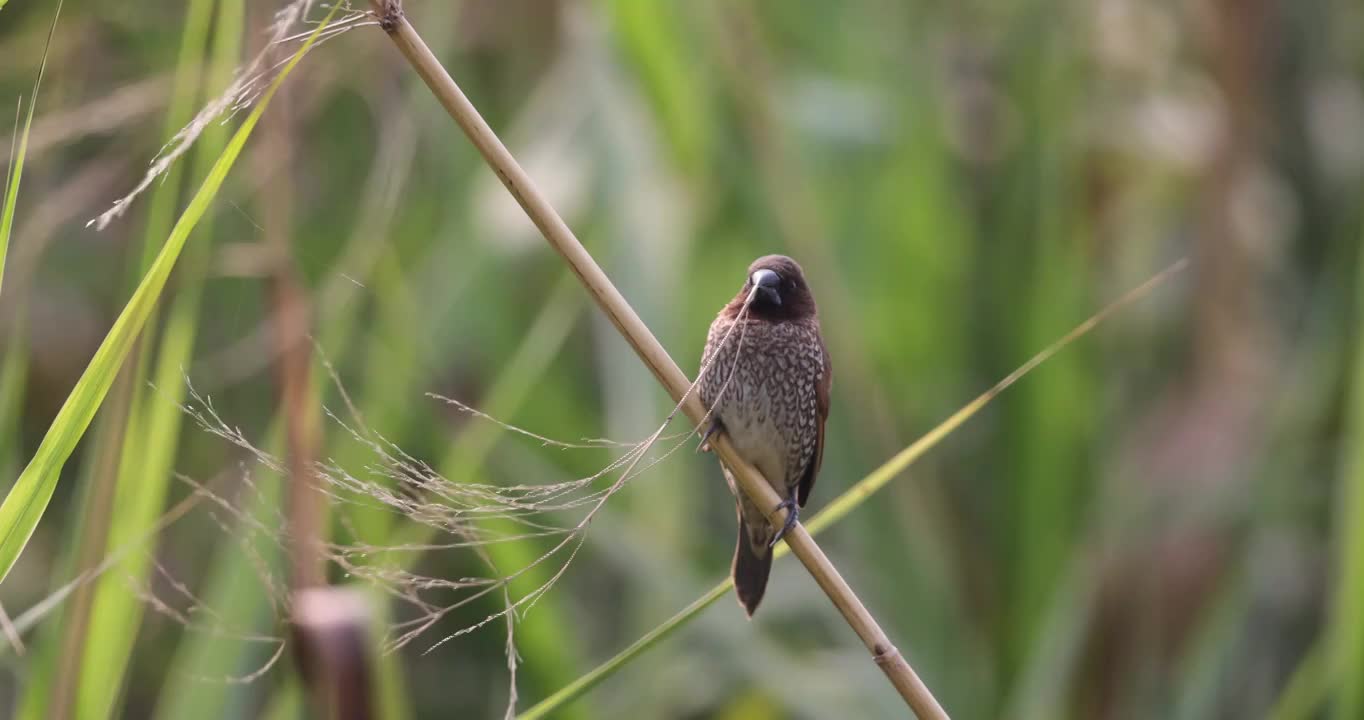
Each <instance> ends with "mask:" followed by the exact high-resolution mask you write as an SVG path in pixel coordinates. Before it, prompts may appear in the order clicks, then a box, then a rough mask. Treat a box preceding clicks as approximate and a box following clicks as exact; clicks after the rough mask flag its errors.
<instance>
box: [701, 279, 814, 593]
mask: <svg viewBox="0 0 1364 720" xmlns="http://www.w3.org/2000/svg"><path fill="white" fill-rule="evenodd" d="M755 288H756V291H755ZM750 295H752V296H753V300H752V303H751V304H749V305H748V310H747V312H746V313H745V312H744V306H745V304H748V299H749V296H750ZM741 318H742V319H741ZM731 330H732V332H731ZM701 367H702V368H706V370H705V374H704V376H703V377H702V378H701V383H700V386H699V388H698V390H699V392H700V397H701V401H702V402H703V403H704V404H705V406H706V408H707V409H709V410H710V411H711V418H712V421H713V422H712V425H711V427H710V428H709V429H708V430H707V432H706V435H707V437H709V436H710V434H711V433H713V432H717V431H718V432H724V433H725V434H726V435H728V436H729V439H730V442H731V443H732V444H733V446H734V449H735V450H736V451H737V452H738V453H739V455H740V456H741V457H742V458H743V459H745V460H747V461H748V462H749V463H751V464H752V465H753V466H754V467H756V468H757V469H758V470H759V471H760V472H761V473H762V475H763V477H764V478H766V479H767V482H768V483H769V484H770V485H771V486H772V488H773V489H774V490H776V491H777V495H778V496H780V497H781V498H783V501H782V506H783V507H785V508H787V509H788V510H789V513H788V514H787V517H786V523H785V525H784V526H783V527H780V528H777V527H774V526H773V525H772V523H771V522H769V521H768V519H767V516H766V514H765V513H764V512H763V509H761V508H759V507H758V506H756V505H754V504H753V501H751V500H749V498H748V496H747V495H745V494H744V493H743V491H742V490H740V489H739V488H738V487H736V485H735V482H734V476H733V475H732V474H731V473H730V470H729V468H727V467H726V468H723V469H724V473H725V480H727V481H728V482H729V487H730V490H731V491H733V492H734V495H735V497H736V499H737V500H738V515H739V540H738V543H737V547H735V549H734V566H733V570H732V572H733V574H734V589H735V591H736V593H737V594H738V596H739V603H740V604H741V605H743V608H744V610H745V611H746V612H747V613H748V615H749V616H750V617H752V615H753V612H754V611H755V610H756V609H757V608H758V603H759V602H760V601H761V600H762V597H763V591H764V590H766V589H767V576H768V573H769V572H770V571H771V569H772V546H773V545H775V544H776V542H777V540H779V539H781V537H782V535H783V534H784V533H785V532H786V531H787V530H790V529H791V527H792V526H794V525H795V523H796V517H797V513H798V508H799V507H803V506H804V505H805V501H806V500H808V499H809V498H810V490H811V489H812V488H813V487H814V484H815V475H817V474H818V473H819V464H820V461H821V459H823V456H824V421H825V418H827V417H828V416H829V389H830V387H831V384H832V380H833V378H832V367H831V366H830V364H829V352H828V350H827V349H826V348H825V347H824V339H823V338H822V337H821V336H820V333H819V316H818V313H817V311H816V307H815V298H814V295H812V294H811V293H810V288H809V286H808V285H806V283H805V274H804V273H803V272H802V271H801V269H800V265H798V264H796V261H795V260H792V259H791V258H789V257H786V256H784V255H767V256H765V257H760V258H758V259H757V260H754V261H753V264H752V265H750V266H749V268H748V277H747V279H746V280H745V281H744V286H743V288H742V289H741V290H740V291H739V294H738V295H735V296H734V299H733V300H730V301H729V304H728V305H725V307H724V309H723V310H721V311H720V314H719V315H718V316H716V318H715V322H713V323H711V326H710V333H709V335H707V336H706V347H705V350H704V352H703V353H702V355H701ZM702 447H703V448H704V447H705V445H704V441H703V445H702Z"/></svg>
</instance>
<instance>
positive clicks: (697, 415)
mask: <svg viewBox="0 0 1364 720" xmlns="http://www.w3.org/2000/svg"><path fill="white" fill-rule="evenodd" d="M371 3H372V4H373V6H374V10H375V12H376V14H377V16H378V19H379V25H380V27H382V28H383V29H384V31H385V32H386V33H387V34H388V37H389V39H391V40H392V41H393V43H394V45H396V46H397V47H398V50H399V52H401V53H402V54H403V57H405V58H406V59H407V61H408V62H409V63H410V64H411V65H412V68H413V69H414V70H416V71H417V74H418V75H419V76H421V78H422V81H423V82H425V83H426V85H427V87H428V88H430V89H431V92H432V93H433V94H434V95H435V96H436V99H437V100H438V101H439V102H440V104H441V105H442V106H443V107H444V108H445V110H446V112H448V113H449V114H450V117H451V118H452V119H454V121H455V123H456V124H458V125H459V127H460V129H461V130H463V131H464V133H465V135H467V136H468V137H469V140H470V141H471V142H472V143H473V144H474V147H476V148H477V149H478V151H479V153H480V154H481V155H482V156H483V159H484V160H485V161H487V163H488V165H489V166H490V167H491V168H492V169H493V172H495V173H496V174H497V177H498V179H500V180H501V181H502V184H503V185H505V186H506V188H507V191H508V192H510V193H511V194H512V197H514V198H515V199H516V201H517V203H519V204H520V205H521V208H522V209H523V210H525V212H526V215H528V216H529V217H530V219H531V221H532V222H534V223H535V226H536V227H537V228H538V229H539V230H540V233H541V234H542V235H544V237H545V240H546V241H547V242H549V244H550V246H551V247H553V248H554V250H555V251H557V252H558V253H559V254H560V255H561V256H563V258H564V260H565V262H567V263H568V265H569V267H570V268H572V270H573V272H574V273H575V274H576V275H577V276H578V279H579V280H581V281H582V283H583V285H584V286H585V287H586V289H587V291H588V293H589V294H590V295H591V296H592V299H593V300H594V301H596V303H597V305H598V306H599V307H600V308H601V309H602V311H603V312H605V313H606V315H607V317H608V318H610V319H611V322H612V323H613V324H614V325H615V326H616V329H617V330H618V331H620V334H621V335H622V336H623V337H624V338H625V340H626V342H628V343H630V346H631V347H632V348H634V350H635V352H636V353H637V354H638V355H639V357H640V359H641V360H643V361H644V364H645V365H646V366H648V368H649V370H650V371H651V372H653V374H654V377H656V378H657V379H658V381H659V383H660V384H661V385H663V387H664V388H665V389H667V391H668V393H669V394H670V395H672V397H673V399H674V400H676V401H678V402H680V403H681V405H682V410H683V412H685V413H686V414H687V417H688V418H690V419H691V421H692V423H693V425H699V424H700V423H701V421H702V419H703V418H704V417H705V415H706V409H705V407H704V406H703V405H702V404H701V401H700V400H699V399H698V398H697V397H696V395H695V393H690V392H689V389H690V387H691V381H690V380H688V379H687V376H686V375H685V374H683V372H682V370H681V369H679V368H678V366H677V364H676V363H674V362H673V360H672V358H671V357H669V356H668V353H667V351H666V350H664V349H663V346H662V345H660V344H659V342H658V340H657V339H656V338H655V337H654V336H653V333H651V332H650V331H649V328H648V327H647V326H646V325H645V324H644V322H643V321H641V320H640V319H639V316H638V315H637V314H636V313H635V311H634V309H633V308H632V307H630V304H629V303H628V302H627V301H626V300H625V298H624V297H623V296H622V295H621V294H620V292H619V291H618V290H617V289H616V287H615V285H613V284H612V283H611V281H610V279H608V278H607V277H606V274H605V273H604V272H602V269H601V268H600V267H599V266H598V265H597V263H596V261H595V260H593V259H592V256H591V255H590V254H589V253H588V252H587V250H586V249H584V248H583V246H582V243H580V242H578V239H577V237H575V236H574V235H573V231H571V230H569V228H568V225H567V224H565V223H564V220H563V218H561V217H560V216H559V214H558V213H557V212H555V210H554V208H553V207H552V206H551V205H550V204H549V201H548V200H546V199H545V197H544V195H542V194H541V193H540V191H539V190H538V189H537V188H536V186H535V184H534V182H532V180H531V178H530V176H529V175H527V174H526V171H525V170H523V169H522V168H521V165H520V164H518V163H517V162H516V159H515V158H513V157H512V155H511V153H510V152H508V151H507V148H506V146H504V145H503V144H502V141H501V140H499V139H498V138H497V135H496V134H495V133H493V130H492V128H491V127H489V126H488V123H487V122H485V121H484V120H483V117H482V116H481V115H479V113H478V110H477V109H476V108H475V107H474V105H473V103H471V102H470V101H469V99H468V98H467V97H465V95H464V92H463V91H462V90H460V88H459V86H458V85H457V84H456V83H455V81H454V79H453V78H451V77H450V74H449V73H448V72H446V70H445V68H444V67H443V66H442V65H441V64H440V61H439V60H437V59H436V57H435V55H433V54H432V53H431V50H430V49H429V48H428V47H427V46H426V43H425V42H424V41H423V40H422V39H421V36H420V35H418V34H417V31H416V29H415V28H413V27H412V24H411V23H409V22H408V21H407V18H406V17H405V16H404V14H403V11H402V5H401V3H400V2H398V0H371ZM711 447H712V448H714V450H715V451H716V453H718V454H719V456H720V458H721V460H723V461H724V463H725V465H726V466H728V467H729V468H730V470H731V471H732V472H733V474H734V476H735V479H736V480H737V481H738V483H739V486H740V488H741V490H742V492H744V493H747V494H748V496H749V497H750V498H753V499H755V500H756V501H757V503H758V505H759V506H761V507H769V508H773V510H772V511H771V512H770V517H771V519H772V521H773V522H774V523H781V522H783V520H784V518H785V511H783V510H778V509H776V508H777V506H778V504H779V503H780V498H778V497H777V494H776V492H775V491H774V490H773V489H772V488H771V486H770V485H768V484H767V482H766V481H765V480H764V479H763V478H762V476H761V475H760V474H759V473H758V471H757V469H756V468H754V467H753V466H752V465H750V464H748V463H747V462H745V461H744V460H743V459H742V458H740V457H739V456H738V455H737V454H736V453H735V452H734V447H733V446H732V445H731V444H730V443H729V440H728V438H726V437H724V436H723V435H720V436H718V437H717V438H714V439H712V442H711ZM785 539H786V544H787V545H788V546H790V548H791V552H792V554H794V555H795V556H796V557H798V558H800V561H801V562H802V563H803V564H804V565H805V568H806V569H807V570H808V571H809V572H810V575H811V576H812V577H813V578H814V579H815V582H816V583H818V584H819V587H820V589H822V590H823V591H824V592H825V594H827V595H828V596H829V599H830V600H832V601H833V603H834V606H835V607H836V608H838V611H839V612H840V613H841V614H842V615H843V618H844V619H845V620H846V621H847V622H848V624H849V625H850V626H852V629H853V631H854V632H856V633H857V636H858V637H860V638H861V639H862V642H863V643H864V644H865V645H866V647H867V650H868V651H869V652H870V653H871V655H872V659H873V660H874V661H875V662H876V664H877V666H878V667H880V668H881V670H882V671H883V672H884V673H885V674H886V677H887V678H889V680H890V682H891V684H892V685H894V686H895V689H896V690H897V691H898V692H899V693H900V696H901V697H902V698H904V700H905V703H906V704H908V705H909V707H910V709H911V710H913V712H914V714H915V715H916V716H917V717H919V718H922V719H925V720H926V719H929V718H932V719H935V720H936V719H938V718H946V717H947V713H946V712H944V711H943V709H942V706H940V705H939V704H938V701H937V700H936V699H935V698H934V697H933V694H932V693H931V692H929V690H928V687H927V686H925V685H924V683H923V681H921V680H920V679H919V676H918V675H917V674H915V672H914V670H913V668H911V667H910V666H909V663H908V662H907V661H906V660H905V658H904V655H902V654H901V653H900V651H899V650H898V649H896V647H895V645H893V644H892V643H891V642H890V639H889V638H888V637H887V636H886V633H885V632H884V631H883V630H882V629H881V626H880V625H878V624H877V622H876V619H875V618H874V617H872V615H871V613H870V612H868V611H867V609H866V607H865V606H864V605H863V604H862V601H861V600H859V599H858V598H857V595H856V594H855V593H853V591H852V588H850V587H849V586H848V583H847V582H845V581H844V580H843V577H842V576H841V575H840V574H839V572H838V569H837V568H835V567H834V565H833V563H831V562H829V558H828V557H826V556H825V555H824V553H823V551H821V550H820V549H819V546H818V545H816V544H815V542H814V540H813V539H812V538H811V537H810V534H809V533H808V532H806V531H805V528H804V527H802V526H800V525H799V524H798V525H796V526H795V527H794V528H792V530H791V532H788V533H787V534H786V536H785Z"/></svg>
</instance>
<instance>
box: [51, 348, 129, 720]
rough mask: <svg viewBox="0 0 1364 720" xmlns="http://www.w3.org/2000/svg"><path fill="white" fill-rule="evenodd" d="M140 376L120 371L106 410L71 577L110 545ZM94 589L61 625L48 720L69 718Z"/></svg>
mask: <svg viewBox="0 0 1364 720" xmlns="http://www.w3.org/2000/svg"><path fill="white" fill-rule="evenodd" d="M139 344H140V343H139ZM139 374H140V373H139V372H138V368H137V367H136V366H135V365H129V366H126V367H124V368H123V372H121V373H119V376H118V379H117V380H116V381H115V383H114V387H113V391H112V392H113V397H112V398H110V401H109V404H108V405H106V406H105V411H106V412H107V413H109V415H108V418H109V421H110V422H111V425H110V437H109V442H108V443H107V444H105V445H104V446H103V447H102V448H101V449H100V450H101V451H100V453H99V455H97V456H96V458H95V466H94V472H93V473H92V475H91V478H90V479H91V488H90V492H91V495H90V502H88V503H86V505H85V512H84V513H82V521H83V523H84V525H83V527H82V528H81V529H82V534H81V542H80V550H78V551H77V554H76V568H75V570H76V572H77V573H83V572H86V571H88V570H90V569H91V568H94V567H95V566H96V565H98V564H99V562H100V560H101V559H102V558H103V557H104V548H105V543H106V542H107V540H108V539H109V519H110V514H109V512H108V508H109V507H110V506H111V505H112V504H113V499H114V491H115V489H116V486H117V484H118V475H119V464H120V458H121V457H122V456H123V452H122V451H123V447H124V444H125V440H126V439H127V435H128V433H129V428H128V424H129V420H130V419H131V418H132V417H133V416H134V415H135V413H133V412H130V405H131V404H132V402H133V380H134V378H136V377H137V376H138V375H139ZM94 597H95V588H94V586H93V585H89V584H87V585H82V586H81V587H80V588H79V589H78V590H77V591H76V596H75V597H74V598H73V599H72V601H71V604H70V605H69V606H68V608H67V613H66V618H67V620H66V625H65V628H64V630H63V632H62V640H61V650H60V652H59V653H58V655H57V669H56V676H55V678H54V680H53V682H52V696H51V700H50V705H49V706H48V716H49V717H50V718H52V720H65V719H66V718H69V717H72V716H73V715H74V713H73V710H74V708H75V705H76V694H77V690H78V688H79V687H80V672H81V656H82V655H83V654H84V648H85V638H86V634H87V630H88V629H89V626H90V608H91V606H92V605H93V604H94Z"/></svg>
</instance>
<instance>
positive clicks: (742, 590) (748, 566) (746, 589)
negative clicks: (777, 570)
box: [732, 513, 772, 618]
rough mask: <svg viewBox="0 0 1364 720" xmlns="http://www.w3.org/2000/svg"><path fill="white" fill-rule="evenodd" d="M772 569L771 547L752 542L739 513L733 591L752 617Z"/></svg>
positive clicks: (746, 526) (746, 525)
mask: <svg viewBox="0 0 1364 720" xmlns="http://www.w3.org/2000/svg"><path fill="white" fill-rule="evenodd" d="M771 571H772V548H770V547H768V546H767V544H766V543H754V542H753V540H752V536H750V535H749V533H748V523H747V522H745V521H744V516H743V513H740V514H739V539H738V541H737V542H736V543H735V544H734V568H733V571H732V572H733V574H734V591H735V593H736V594H737V595H738V596H739V604H740V605H742V606H743V607H744V612H746V613H748V616H749V617H750V618H751V617H753V613H754V612H755V611H756V610H757V609H758V603H760V602H762V599H763V592H764V591H766V590H767V576H768V574H770V573H771Z"/></svg>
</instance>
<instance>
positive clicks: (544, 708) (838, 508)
mask: <svg viewBox="0 0 1364 720" xmlns="http://www.w3.org/2000/svg"><path fill="white" fill-rule="evenodd" d="M1187 265H1188V263H1187V261H1185V260H1180V261H1179V262H1176V263H1175V264H1174V265H1171V266H1170V267H1168V268H1166V269H1165V270H1162V271H1161V272H1160V273H1158V274H1156V275H1155V276H1154V277H1152V278H1151V279H1150V280H1147V281H1146V282H1144V283H1142V284H1141V285H1139V286H1138V287H1136V288H1135V289H1133V290H1131V291H1130V292H1128V293H1127V294H1126V295H1123V296H1122V297H1120V298H1118V299H1117V300H1114V301H1113V302H1112V303H1110V304H1109V305H1108V306H1107V307H1105V308H1104V309H1102V310H1100V311H1099V312H1098V313H1096V314H1094V315H1093V316H1091V317H1090V318H1089V319H1088V320H1085V321H1084V322H1083V323H1080V324H1079V325H1077V326H1076V327H1075V328H1074V329H1072V330H1071V331H1070V332H1068V333H1066V334H1065V335H1063V336H1062V337H1061V338H1060V339H1058V340H1056V341H1055V342H1053V343H1052V344H1051V345H1048V346H1047V347H1046V348H1044V349H1043V350H1042V351H1041V352H1039V353H1037V354H1036V355H1034V356H1032V358H1031V359H1029V360H1028V361H1027V362H1025V363H1023V364H1022V365H1020V366H1019V367H1018V369H1017V370H1014V371H1013V372H1011V373H1009V374H1008V375H1007V376H1006V377H1005V378H1004V379H1003V380H1000V381H999V382H998V383H995V385H994V387H992V388H990V389H989V390H986V391H985V392H984V393H981V395H980V396H979V397H977V398H976V399H975V400H972V401H971V402H970V403H967V404H966V405H965V406H964V407H962V408H961V409H960V410H958V411H956V412H955V413H953V414H952V415H951V416H950V417H948V418H947V419H946V420H944V421H943V422H942V423H939V424H938V426H937V427H934V428H933V429H932V430H930V431H928V433H926V434H925V435H924V436H923V437H921V438H919V439H918V440H916V441H915V442H914V443H912V444H911V445H909V446H908V447H906V448H905V449H904V450H901V451H900V452H898V453H896V454H895V455H894V456H893V457H892V458H891V459H890V460H888V461H886V462H885V464H883V465H881V467H879V468H877V469H875V470H873V471H872V472H871V474H869V475H867V476H866V477H865V478H862V479H861V480H859V481H858V482H857V484H856V485H853V486H852V487H850V488H848V489H847V490H846V491H845V492H844V493H843V494H842V495H839V496H838V497H837V498H835V499H834V501H833V502H831V503H829V505H828V506H827V507H825V508H824V510H822V511H820V513H819V514H817V515H815V517H814V518H813V519H811V520H810V522H809V523H807V524H806V525H805V529H806V530H807V531H809V533H810V534H811V535H816V534H818V533H820V532H821V531H823V530H824V529H825V528H828V527H829V526H831V525H833V524H834V523H836V522H838V521H839V520H841V519H842V518H843V517H844V516H845V515H847V514H848V513H850V512H852V511H853V510H854V509H856V508H857V507H858V506H860V505H861V504H862V503H863V502H865V501H866V500H867V498H869V497H871V496H872V494H873V493H875V492H877V491H878V490H880V489H882V488H884V487H885V486H886V485H888V484H889V483H890V481H891V480H894V479H895V478H896V477H898V476H899V474H900V473H902V472H904V471H905V468H908V467H909V466H910V465H911V464H913V463H914V462H915V461H916V460H918V459H919V458H920V457H923V455H924V454H925V453H927V452H928V451H929V450H930V449H932V448H933V447H934V446H936V445H937V444H938V443H939V442H942V440H943V438H945V437H947V436H948V435H950V434H951V433H952V432H954V431H955V430H956V429H957V428H959V427H961V425H962V424H963V423H965V422H966V421H967V420H969V419H971V417H972V416H974V415H975V414H976V413H978V412H980V410H981V409H982V408H984V407H985V406H986V405H988V404H989V403H990V401H991V400H994V399H995V398H996V397H997V396H999V394H1000V393H1002V392H1004V390H1006V389H1007V388H1008V387H1009V386H1010V385H1013V384H1014V383H1016V382H1018V381H1019V380H1020V379H1021V378H1022V377H1023V376H1024V375H1027V374H1028V373H1030V372H1032V371H1033V370H1034V369H1035V368H1037V366H1039V365H1041V364H1042V363H1044V362H1046V361H1047V360H1050V359H1051V358H1052V357H1053V356H1054V355H1056V354H1057V353H1058V352H1060V351H1061V350H1062V349H1064V348H1065V347H1066V346H1068V345H1070V344H1071V343H1073V342H1075V341H1076V340H1078V339H1080V338H1081V337H1083V336H1084V335H1085V334H1087V333H1088V332H1089V331H1091V330H1093V329H1094V328H1095V327H1097V326H1098V325H1099V323H1101V322H1103V321H1104V320H1105V319H1107V318H1108V317H1109V316H1110V315H1112V314H1113V313H1115V312H1117V311H1118V310H1120V309H1122V308H1123V307H1126V306H1127V305H1130V304H1131V303H1133V302H1135V301H1137V300H1139V299H1140V298H1142V297H1144V296H1145V295H1146V294H1147V293H1149V292H1150V291H1151V290H1153V289H1155V287H1156V286H1158V285H1160V284H1161V283H1163V282H1165V281H1166V280H1168V279H1169V278H1170V277H1171V276H1173V275H1174V274H1176V273H1178V272H1180V271H1182V270H1183V269H1184V268H1185V267H1186V266H1187ZM789 552H790V548H788V547H787V546H786V544H785V543H783V544H781V545H780V546H778V547H777V549H776V552H775V555H774V557H777V558H780V557H782V556H783V555H786V554H787V553H789ZM733 584H734V583H733V580H732V579H730V578H726V579H725V580H724V581H723V582H721V583H720V584H719V585H716V586H715V587H714V588H711V589H710V590H709V591H708V592H707V593H706V594H705V595H702V596H701V597H699V598H697V599H696V600H694V601H692V603H691V604H690V605H688V606H687V607H685V608H683V609H682V610H681V611H680V612H678V613H677V614H676V615H673V616H672V617H671V618H668V619H667V620H666V621H664V622H663V624H661V625H659V626H658V627H656V628H654V629H653V630H651V631H649V633H648V634H646V635H645V636H644V637H642V638H640V639H639V640H637V641H635V642H634V643H633V644H631V645H630V646H629V647H627V648H625V649H624V650H622V651H621V652H619V653H617V654H616V655H615V656H614V657H612V658H611V659H609V660H607V661H606V662H604V663H602V664H601V665H599V666H597V667H596V668H594V669H593V670H591V671H590V672H588V673H587V674H586V675H583V676H582V677H580V678H578V679H577V680H574V681H573V682H572V683H570V684H569V685H567V686H565V687H563V688H562V689H560V690H559V691H557V692H555V693H554V694H553V695H550V696H549V697H547V698H545V699H544V700H542V701H540V702H539V703H538V704H536V705H535V706H534V707H532V708H531V709H529V710H527V711H526V712H524V713H521V714H520V715H518V716H517V718H518V720H532V719H534V718H543V717H550V714H551V713H553V712H554V711H556V710H558V709H559V708H561V707H562V706H564V705H566V704H567V703H569V702H572V701H573V700H575V699H577V698H578V697H579V696H581V695H582V694H583V693H585V692H587V691H588V690H591V689H592V688H593V687H596V686H597V685H598V684H600V683H601V682H602V681H603V680H605V679H606V678H608V677H610V676H611V675H613V674H615V672H616V671H617V670H619V669H620V668H622V667H624V666H625V664H626V663H628V662H629V661H630V660H632V659H633V658H634V657H636V656H638V655H639V654H640V653H642V652H644V651H645V650H648V649H649V648H651V647H653V646H654V645H657V644H658V643H659V641H661V640H662V639H664V638H666V637H667V636H668V635H670V634H672V633H673V631H675V630H676V629H677V628H679V627H681V626H682V625H683V624H685V623H686V622H688V621H690V620H691V619H692V618H694V617H696V616H697V615H699V614H700V613H701V611H702V610H704V609H706V608H707V607H709V606H710V605H711V604H713V603H714V602H715V601H716V600H719V599H720V598H721V597H724V596H725V595H726V594H728V592H729V589H730V588H731V587H732V586H733Z"/></svg>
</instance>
